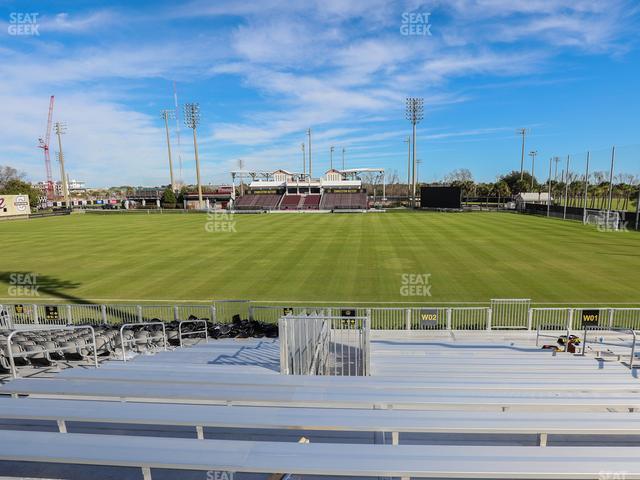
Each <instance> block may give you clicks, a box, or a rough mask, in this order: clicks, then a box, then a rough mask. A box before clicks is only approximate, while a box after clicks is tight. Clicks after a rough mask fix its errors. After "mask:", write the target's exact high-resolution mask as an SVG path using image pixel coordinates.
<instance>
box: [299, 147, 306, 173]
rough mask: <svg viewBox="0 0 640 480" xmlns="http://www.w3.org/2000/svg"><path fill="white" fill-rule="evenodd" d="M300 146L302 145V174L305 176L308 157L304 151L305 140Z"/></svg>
mask: <svg viewBox="0 0 640 480" xmlns="http://www.w3.org/2000/svg"><path fill="white" fill-rule="evenodd" d="M300 146H301V147H302V176H303V177H305V176H306V175H307V157H306V156H305V153H304V142H302V143H301V144H300Z"/></svg>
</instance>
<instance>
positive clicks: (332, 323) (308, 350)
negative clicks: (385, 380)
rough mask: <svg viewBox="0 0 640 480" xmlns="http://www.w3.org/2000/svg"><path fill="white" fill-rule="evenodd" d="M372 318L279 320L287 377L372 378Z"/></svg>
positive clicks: (283, 370)
mask: <svg viewBox="0 0 640 480" xmlns="http://www.w3.org/2000/svg"><path fill="white" fill-rule="evenodd" d="M369 323H370V322H369V317H368V316H366V317H334V316H326V315H308V316H306V315H305V316H294V315H285V316H282V317H281V318H280V319H279V320H278V328H279V337H280V371H281V373H282V374H284V375H352V376H353V375H358V376H362V375H369V372H370V348H369V345H370V334H369Z"/></svg>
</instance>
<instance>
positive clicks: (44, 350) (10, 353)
mask: <svg viewBox="0 0 640 480" xmlns="http://www.w3.org/2000/svg"><path fill="white" fill-rule="evenodd" d="M64 330H89V331H91V339H92V341H93V360H94V363H95V366H96V368H97V367H98V366H99V365H98V348H97V344H96V332H95V330H94V329H93V327H92V326H91V325H80V326H51V327H47V326H44V327H37V328H28V329H27V328H23V329H20V330H14V331H13V332H11V333H10V334H9V336H8V337H7V354H8V356H9V365H10V367H11V375H12V376H13V378H18V370H17V369H16V362H15V359H14V358H15V357H28V356H32V355H36V354H39V353H52V352H61V351H66V350H74V349H78V348H80V347H85V348H86V347H87V345H86V344H85V345H82V346H79V345H70V346H68V347H63V346H56V347H54V348H44V347H41V346H38V347H37V348H36V349H34V350H26V351H23V352H17V353H15V354H14V353H13V347H12V344H11V340H13V337H14V336H15V335H17V334H20V333H24V332H38V333H41V332H50V331H64Z"/></svg>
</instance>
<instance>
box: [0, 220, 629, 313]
mask: <svg viewBox="0 0 640 480" xmlns="http://www.w3.org/2000/svg"><path fill="white" fill-rule="evenodd" d="M207 221H208V219H207V216H206V215H204V214H202V215H200V214H190V215H135V214H113V215H90V214H86V215H72V216H69V217H59V218H45V219H37V220H30V221H15V222H2V223H0V240H1V241H2V246H3V255H2V262H1V264H0V297H5V298H6V297H8V296H9V294H10V290H9V288H10V274H11V273H19V272H22V273H35V274H37V275H38V285H39V287H40V290H39V291H40V295H41V297H45V298H46V297H55V298H59V299H60V300H66V301H82V300H89V299H95V298H100V299H147V300H158V301H162V300H163V299H185V300H186V299H200V300H210V299H231V298H242V299H252V300H263V301H271V300H291V301H316V302H329V303H330V302H332V301H335V302H406V303H412V302H415V303H418V302H455V301H465V302H484V301H487V300H489V299H490V298H531V299H533V301H534V302H539V303H567V302H570V303H581V302H582V303H595V302H602V303H640V292H639V291H638V283H639V282H638V280H640V234H638V233H636V232H599V231H597V230H596V229H595V228H593V227H589V226H583V225H581V224H579V223H574V222H564V221H560V220H555V219H546V218H540V217H531V216H523V215H516V214H507V213H463V214H447V213H426V212H394V213H391V212H389V213H379V214H376V213H371V214H341V215H295V214H282V215H278V214H271V215H236V216H235V218H234V219H233V221H234V222H235V230H236V233H234V232H214V233H210V232H207V230H206V229H205V224H206V222H207ZM403 274H430V275H431V277H430V281H431V296H430V297H425V296H403V295H402V294H401V287H402V279H403V277H402V276H403ZM34 300H36V301H37V300H38V299H37V298H34Z"/></svg>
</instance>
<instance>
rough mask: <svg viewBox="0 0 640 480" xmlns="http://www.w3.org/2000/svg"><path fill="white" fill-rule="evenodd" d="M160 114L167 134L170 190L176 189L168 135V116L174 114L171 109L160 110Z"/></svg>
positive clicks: (171, 116) (170, 116)
mask: <svg viewBox="0 0 640 480" xmlns="http://www.w3.org/2000/svg"><path fill="white" fill-rule="evenodd" d="M160 116H161V117H162V118H163V119H164V129H165V132H166V134H167V153H168V154H169V176H170V178H171V190H174V191H175V190H176V183H175V181H174V179H173V161H172V160H171V137H170V136H169V118H173V116H174V114H173V111H171V110H162V112H160Z"/></svg>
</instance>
